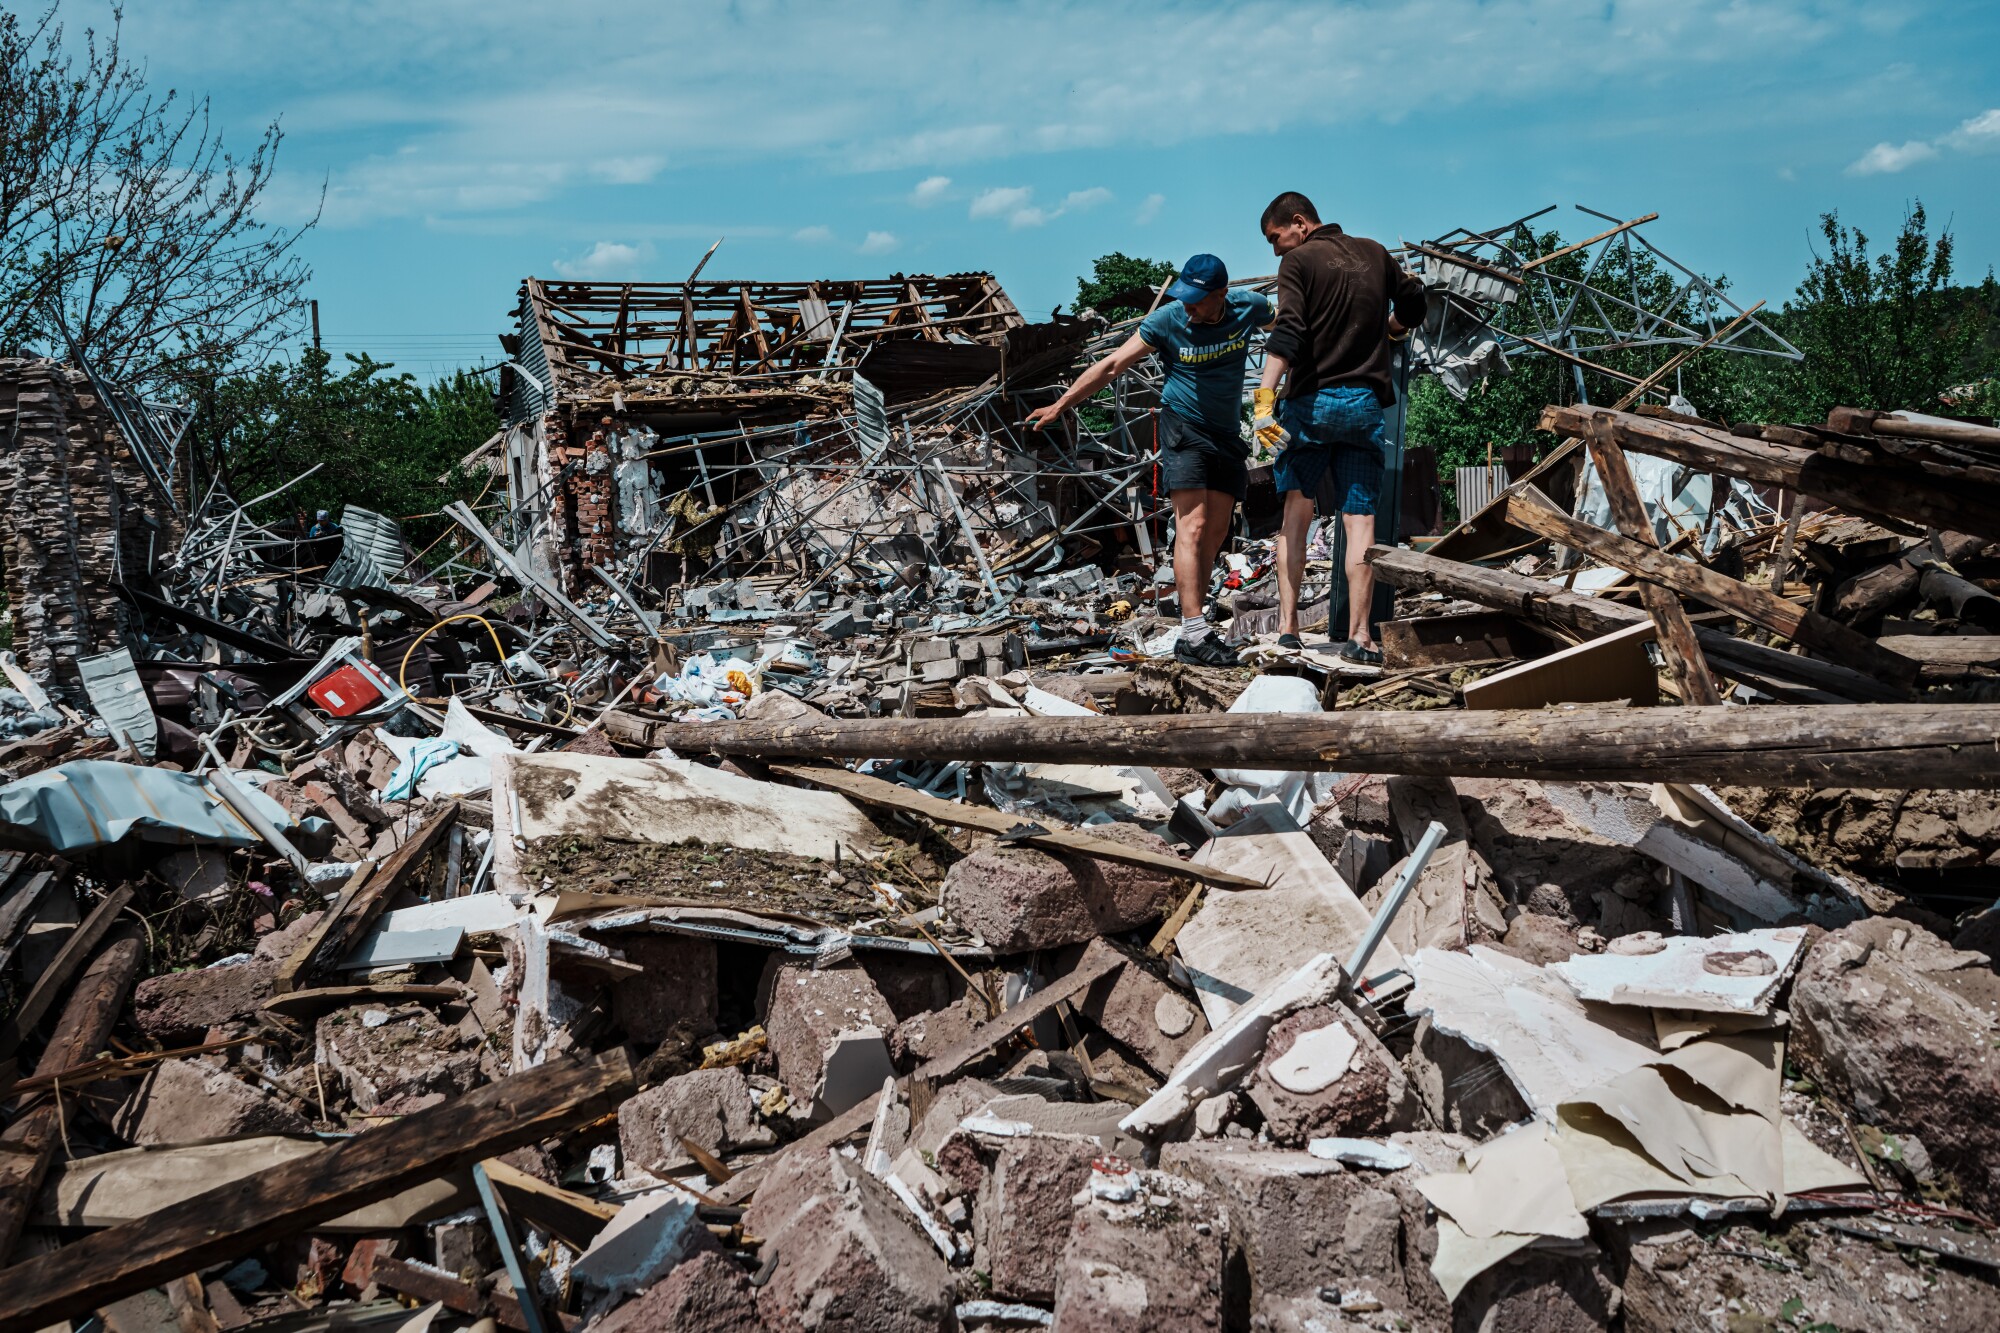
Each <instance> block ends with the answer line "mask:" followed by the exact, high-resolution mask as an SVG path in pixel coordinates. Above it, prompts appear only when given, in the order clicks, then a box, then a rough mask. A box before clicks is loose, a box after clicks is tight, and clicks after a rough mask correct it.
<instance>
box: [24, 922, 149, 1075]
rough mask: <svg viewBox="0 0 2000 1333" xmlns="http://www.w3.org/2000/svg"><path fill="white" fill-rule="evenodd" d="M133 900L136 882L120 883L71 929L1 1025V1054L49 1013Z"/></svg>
mask: <svg viewBox="0 0 2000 1333" xmlns="http://www.w3.org/2000/svg"><path fill="white" fill-rule="evenodd" d="M131 901H132V886H131V885H130V884H120V885H119V886H118V887H117V888H115V889H113V890H112V891H111V892H110V893H107V894H105V895H104V898H103V900H102V901H101V902H99V903H98V904H97V906H96V907H94V908H92V909H91V911H90V915H89V916H87V917H85V918H84V919H83V924H82V925H79V926H78V927H77V928H76V929H75V930H72V931H71V932H70V933H69V938H68V939H67V940H65V941H63V947H62V949H61V950H60V951H59V952H58V953H57V954H56V956H55V960H54V961H53V962H51V963H50V964H49V965H48V968H47V970H46V971H44V972H43V973H42V975H41V976H40V977H38V978H36V980H35V985H34V989H32V990H30V991H29V992H28V994H27V998H25V999H23V1000H22V1001H21V1006H20V1008H18V1009H16V1010H15V1011H14V1014H13V1016H12V1017H11V1018H9V1019H8V1020H7V1022H6V1024H5V1025H4V1026H0V1055H12V1054H13V1053H14V1052H15V1051H16V1050H17V1049H18V1048H19V1047H20V1045H21V1041H22V1039H23V1038H24V1037H26V1036H27V1035H28V1034H29V1033H30V1032H33V1031H34V1030H35V1026H36V1025H37V1024H39V1023H40V1022H41V1021H42V1015H44V1014H46V1013H48V1011H49V1006H51V1005H52V1004H54V1003H55V1000H56V996H58V995H60V994H62V993H63V990H64V988H65V987H67V986H68V985H69V983H70V979H71V978H73V977H74V976H75V975H76V973H77V969H79V968H81V967H82V966H83V964H84V961H85V960H86V959H88V958H89V957H90V954H91V950H93V949H95V948H96V947H97V942H98V941H99V940H101V939H103V938H104V934H105V932H106V931H108V930H110V929H111V926H112V923H113V922H115V921H116V920H117V919H118V914H119V913H120V912H122V911H124V910H125V907H126V905H127V904H128V903H130V902H131Z"/></svg>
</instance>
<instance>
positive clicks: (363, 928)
mask: <svg viewBox="0 0 2000 1333" xmlns="http://www.w3.org/2000/svg"><path fill="white" fill-rule="evenodd" d="M457 820H458V802H457V801H451V802H449V803H447V804H446V805H445V806H443V807H442V808H441V809H439V810H438V811H437V813H435V814H433V815H432V816H431V817H430V819H429V820H428V821H427V822H426V823H425V824H424V825H423V826H422V827H421V828H419V829H418V830H417V831H416V832H414V833H412V834H411V835H410V836H409V837H408V838H407V839H405V840H404V842H403V845H402V846H400V847H398V848H397V849H396V850H395V851H393V852H391V853H389V855H388V856H387V857H386V858H385V859H384V860H383V861H382V862H381V863H380V864H378V865H376V866H375V868H374V869H373V870H370V871H366V872H365V873H363V874H360V875H356V876H355V878H354V881H353V882H352V883H350V884H349V885H348V886H347V888H346V889H344V890H343V891H342V892H341V895H340V898H339V900H338V901H337V902H335V903H334V905H333V906H332V907H331V908H329V909H328V910H327V912H326V915H324V916H322V917H321V918H320V919H319V921H318V923H317V924H315V925H314V926H313V928H312V930H310V931H309V932H307V934H306V937H305V938H304V939H303V940H300V941H299V947H298V948H296V949H294V950H293V951H292V956H291V957H290V958H287V959H286V960H285V962H284V965H283V966H282V967H280V968H279V969H278V977H277V982H276V987H277V990H278V993H279V994H283V993H285V992H286V991H290V990H294V989H296V988H297V987H298V985H299V983H300V982H301V981H304V980H309V979H310V978H311V977H312V976H313V975H314V974H315V973H318V972H321V971H324V970H325V969H327V968H330V967H334V966H336V965H338V964H339V962H340V960H341V959H343V958H345V957H347V955H348V954H349V953H351V952H353V950H354V946H356V945H357V944H359V943H361V937H362V936H363V935H366V934H367V933H368V931H369V929H370V928H371V927H373V926H374V924H375V919H376V918H377V917H379V916H381V915H382V912H383V910H384V909H385V908H387V907H388V906H389V900H390V899H391V898H392V897H394V896H395V893H396V891H397V890H398V889H400V888H402V887H403V885H404V884H405V883H406V882H408V880H409V878H410V876H411V875H412V874H414V873H416V870H417V868H418V867H419V866H421V865H422V864H423V863H424V858H425V857H427V856H429V855H430V854H431V852H432V851H433V850H435V849H436V848H437V846H438V845H439V844H440V843H442V842H443V841H444V836H445V834H447V833H449V832H451V827H452V825H453V824H454V823H456V822H457Z"/></svg>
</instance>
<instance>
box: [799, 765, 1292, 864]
mask: <svg viewBox="0 0 2000 1333" xmlns="http://www.w3.org/2000/svg"><path fill="white" fill-rule="evenodd" d="M771 772H772V773H774V774H776V775H778V776H779V777H786V778H792V779H794V780H796V781H799V782H807V783H811V784H812V785H813V786H815V787H824V788H825V789H826V790H828V791H837V792H839V793H840V794H841V795H842V796H845V797H847V798H849V799H850V800H855V801H861V802H863V803H865V804H868V805H879V806H883V807H885V808H887V809H890V810H902V811H905V812H907V813H909V814H913V815H921V816H923V817H924V818H926V819H932V820H935V821H937V822H938V823H940V824H950V825H953V826H955V827H957V828H969V829H978V830H979V831H980V832H982V833H993V834H1002V833H1009V832H1012V831H1013V830H1014V829H1016V828H1019V827H1020V826H1021V825H1023V824H1026V823H1030V822H1035V821H1030V820H1028V819H1026V818H1024V817H1022V816H1020V815H1010V814H1006V813H1004V812H1003V811H999V810H989V809H988V808H986V807H985V806H983V805H960V804H958V803H957V802H955V801H947V800H943V799H941V798H939V797H936V796H927V795H925V794H924V793H923V792H920V791H915V790H912V789H911V788H909V787H905V786H903V785H902V784H901V783H897V782H886V781H884V780H883V779H881V778H871V777H869V776H868V775H867V774H865V773H850V772H849V771H847V770H846V769H844V768H801V767H794V766H792V765H789V764H778V765H773V766H772V768H771ZM1019 841H1020V842H1021V844H1022V845H1023V846H1027V847H1033V848H1035V849H1036V850H1038V851H1044V852H1058V853H1064V854H1067V855H1070V856H1091V857H1095V858H1097V859H1098V860H1100V861H1111V862H1114V863H1116V864H1118V865H1128V866H1137V867H1139V868H1141V869H1144V870H1157V871H1159V872H1160V873H1161V874H1166V875H1179V876H1181V877H1183V878H1185V879H1194V880H1199V881H1201V882H1202V883H1204V884H1212V885H1215V886H1216V887H1218V888H1224V889H1261V888H1263V887H1264V885H1263V884H1262V882H1260V881H1258V880H1254V879H1249V878H1247V877H1245V876H1243V875H1232V874H1230V873H1229V872H1228V871H1226V870H1212V869H1210V868H1208V867H1207V866H1201V865H1196V864H1195V863H1194V862H1192V861H1183V860H1181V859H1180V858H1179V857H1177V856H1169V855H1167V854H1166V853H1165V852H1149V851H1147V850H1146V849H1145V848H1143V847H1128V846H1126V845H1125V844H1124V843H1122V842H1113V841H1112V840H1111V839H1109V838H1093V837H1091V836H1090V835H1089V834H1088V833H1083V832H1079V831H1077V830H1074V829H1056V830H1051V831H1049V832H1047V833H1036V834H1032V835H1030V836H1028V837H1024V838H1021V839H1019Z"/></svg>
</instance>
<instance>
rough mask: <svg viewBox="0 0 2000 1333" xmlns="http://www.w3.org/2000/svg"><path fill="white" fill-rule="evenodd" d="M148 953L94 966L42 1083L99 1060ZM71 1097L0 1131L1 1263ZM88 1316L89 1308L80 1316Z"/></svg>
mask: <svg viewBox="0 0 2000 1333" xmlns="http://www.w3.org/2000/svg"><path fill="white" fill-rule="evenodd" d="M144 952H145V951H144V949H143V948H141V946H140V943H139V940H138V939H137V937H135V936H132V935H127V936H125V937H124V938H122V939H115V940H113V941H112V942H111V943H109V944H107V945H105V946H104V949H103V951H102V952H101V953H99V954H98V955H97V957H96V958H94V959H92V960H91V964H90V966H89V967H88V968H87V969H85V971H84V974H83V976H82V978H81V979H80V980H79V981H78V982H77V984H76V989H75V990H74V991H72V992H70V997H69V1002H68V1003H67V1004H65V1005H64V1006H63V1011H62V1017H61V1018H59V1019H57V1020H56V1030H55V1032H54V1033H53V1034H51V1035H50V1037H49V1044H48V1045H47V1046H46V1047H44V1048H43V1050H42V1058H41V1062H40V1063H39V1064H37V1065H36V1066H35V1073H36V1076H37V1077H41V1076H44V1075H53V1074H60V1073H62V1072H63V1071H64V1070H66V1069H69V1068H71V1067H72V1066H75V1065H79V1064H82V1063H83V1062H84V1061H86V1060H88V1059H90V1058H91V1057H92V1056H94V1055H96V1054H97V1051H98V1048H100V1047H101V1046H103V1045H104V1039H105V1038H106V1037H108V1036H110V1035H111V1028H112V1025H113V1024H115V1023H116V1022H117V1021H118V1016H119V1015H120V1014H121V1013H122V1012H123V1011H124V1009H125V997H126V996H127V995H128V994H129V993H130V992H131V990H132V982H133V980H134V978H136V977H137V976H138V975H139V959H140V957H141V956H142V955H143V954H144ZM71 1095H73V1094H72V1092H71V1091H60V1092H52V1093H50V1094H49V1095H48V1096H47V1097H46V1098H44V1099H43V1100H41V1101H39V1102H36V1103H34V1104H32V1105H30V1106H29V1107H28V1108H27V1109H26V1110H24V1111H23V1112H22V1113H21V1114H20V1116H19V1117H18V1118H16V1119H15V1121H14V1123H13V1124H11V1125H8V1126H7V1128H6V1129H4V1130H0V1263H4V1262H5V1261H6V1258H7V1256H8V1255H9V1254H10V1253H12V1251H13V1249H14V1244H15V1242H16V1241H18V1240H20V1239H21V1228H22V1226H23V1225H25V1224H26V1222H27V1220H28V1210H29V1209H30V1208H31V1207H33V1206H34V1202H35V1196H36V1195H37V1194H39V1193H40V1192H41V1188H42V1180H43V1178H44V1177H45V1176H46V1175H47V1174H48V1170H49V1160H50V1158H51V1157H53V1156H54V1154H55V1150H56V1148H57V1146H58V1145H60V1144H61V1142H62V1134H63V1128H64V1125H65V1123H66V1118H65V1116H66V1113H65V1111H64V1109H63V1099H64V1098H65V1097H69V1096H71ZM13 1271H14V1270H13V1269H8V1270H6V1271H5V1272H0V1328H5V1327H9V1326H10V1325H9V1324H8V1320H7V1317H6V1315H5V1313H4V1310H5V1307H6V1304H7V1301H8V1299H9V1296H8V1293H11V1292H19V1291H20V1290H21V1287H20V1285H19V1284H18V1283H13V1284H10V1282H9V1280H8V1274H10V1273H12V1272H13ZM180 1271H185V1270H180ZM162 1276H165V1277H171V1276H174V1274H163V1275H162ZM90 1308H92V1307H90V1306H84V1307H82V1309H79V1310H78V1311H77V1312H76V1313H78V1314H81V1313H84V1312H85V1311H87V1310H89V1309H90ZM48 1322H49V1320H46V1319H45V1320H42V1321H41V1322H40V1323H34V1324H28V1325H26V1326H27V1327H29V1328H40V1327H42V1325H43V1324H46V1323H48Z"/></svg>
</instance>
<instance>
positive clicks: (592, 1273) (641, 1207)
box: [570, 1189, 715, 1296]
mask: <svg viewBox="0 0 2000 1333" xmlns="http://www.w3.org/2000/svg"><path fill="white" fill-rule="evenodd" d="M714 1247H715V1238H714V1237H713V1236H711V1235H709V1234H708V1229H707V1228H706V1227H704V1226H703V1225H702V1224H701V1222H700V1220H699V1219H698V1218H696V1217H695V1202H694V1200H693V1199H691V1198H689V1197H688V1196H687V1195H686V1194H684V1193H682V1192H681V1191H679V1190H674V1189H663V1190H653V1191H651V1192H650V1193H646V1194H642V1195H640V1196H639V1197H638V1198H635V1199H628V1200H626V1202H625V1205H624V1206H623V1207H621V1208H620V1209H619V1210H618V1214H617V1216H615V1217H613V1218H612V1219H611V1220H610V1221H609V1222H607V1223H605V1224H604V1229H603V1230H602V1231H600V1232H598V1233H597V1235H596V1237H595V1238H594V1239H593V1240H592V1241H591V1242H590V1248H589V1249H587V1250H585V1251H584V1252H583V1253H582V1254H581V1255H579V1256H577V1260H576V1262H575V1263H574V1264H572V1265H571V1266H570V1273H571V1274H572V1275H573V1276H574V1277H575V1278H576V1280H577V1281H578V1282H581V1283H582V1284H583V1285H584V1286H585V1287H586V1288H588V1289H589V1290H591V1291H593V1292H597V1293H599V1294H602V1295H612V1296H629V1295H631V1294H633V1293H634V1292H637V1291H641V1290H643V1289H645V1288H646V1287H649V1286H651V1285H653V1283H655V1282H658V1281H659V1280H660V1279H661V1278H663V1277H665V1276H666V1275H667V1274H668V1273H670V1272H672V1271H673V1270H674V1268H675V1267H676V1266H678V1265H679V1264H681V1263H682V1262H683V1261H685V1260H687V1259H688V1258H690V1257H692V1256H693V1255H695V1254H697V1253H699V1252H700V1251H702V1250H704V1249H713V1248H714Z"/></svg>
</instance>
